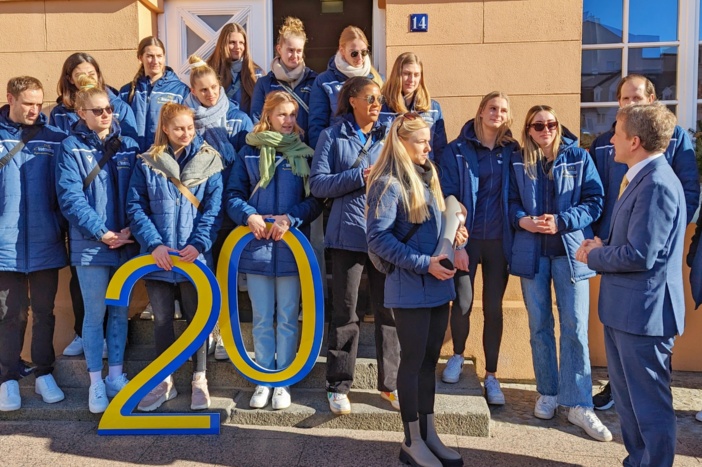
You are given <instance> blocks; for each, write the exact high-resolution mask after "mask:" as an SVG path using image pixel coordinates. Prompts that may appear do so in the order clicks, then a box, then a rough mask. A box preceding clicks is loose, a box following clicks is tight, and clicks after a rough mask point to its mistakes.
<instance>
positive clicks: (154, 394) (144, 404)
mask: <svg viewBox="0 0 702 467" xmlns="http://www.w3.org/2000/svg"><path fill="white" fill-rule="evenodd" d="M177 395H178V391H176V388H175V385H174V384H173V378H172V377H170V376H169V377H168V379H167V380H166V381H161V382H160V383H158V385H157V386H156V387H155V388H153V389H152V390H151V392H149V393H148V394H147V395H145V396H144V398H143V399H142V400H141V401H140V402H139V405H137V409H139V410H141V411H142V412H152V411H154V410H156V409H158V408H159V407H161V404H163V403H164V402H166V401H169V400H171V399H173V398H174V397H176V396H177Z"/></svg>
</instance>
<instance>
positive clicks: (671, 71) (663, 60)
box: [629, 47, 678, 101]
mask: <svg viewBox="0 0 702 467" xmlns="http://www.w3.org/2000/svg"><path fill="white" fill-rule="evenodd" d="M677 69H678V48H677V47H646V48H643V49H629V73H638V74H641V75H644V76H646V77H647V78H648V79H650V80H651V81H652V82H653V84H654V85H655V86H656V96H657V97H658V99H661V100H666V101H667V100H676V99H677V90H676V89H675V85H676V82H677V76H678V72H677Z"/></svg>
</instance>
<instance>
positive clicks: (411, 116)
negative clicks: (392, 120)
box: [397, 112, 422, 135]
mask: <svg viewBox="0 0 702 467" xmlns="http://www.w3.org/2000/svg"><path fill="white" fill-rule="evenodd" d="M397 118H398V119H400V118H401V119H402V121H401V122H400V124H399V125H397V134H398V135H399V134H400V127H401V126H402V125H404V124H405V120H409V121H410V122H411V121H414V120H417V119H418V118H422V116H421V115H419V114H418V113H417V112H407V113H406V114H403V115H400V116H399V117H397Z"/></svg>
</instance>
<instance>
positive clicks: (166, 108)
mask: <svg viewBox="0 0 702 467" xmlns="http://www.w3.org/2000/svg"><path fill="white" fill-rule="evenodd" d="M181 114H187V115H190V118H192V119H193V121H194V118H195V113H194V112H193V109H191V108H190V107H187V106H185V105H182V104H176V103H175V102H166V103H165V104H163V106H162V107H161V112H160V113H159V114H158V126H156V134H155V135H154V144H152V145H151V147H150V148H149V151H148V152H149V153H150V154H151V155H152V156H153V158H154V159H158V157H159V156H160V155H161V154H163V153H164V152H166V148H167V147H168V144H169V141H168V135H166V132H165V131H163V128H164V127H165V126H166V125H168V124H169V123H171V121H172V120H173V119H174V118H176V117H177V116H178V115H181Z"/></svg>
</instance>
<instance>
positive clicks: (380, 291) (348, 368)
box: [327, 249, 400, 394]
mask: <svg viewBox="0 0 702 467" xmlns="http://www.w3.org/2000/svg"><path fill="white" fill-rule="evenodd" d="M329 253H330V257H331V263H332V277H333V283H332V295H333V309H332V314H331V319H330V320H329V331H328V333H327V336H328V348H327V391H330V392H338V393H342V394H348V392H349V390H350V389H351V385H352V384H353V375H354V369H355V367H356V356H357V353H358V340H359V336H360V327H359V319H358V315H357V314H356V304H357V303H358V288H359V285H360V283H361V275H362V274H363V269H364V268H365V269H366V273H367V274H368V284H369V287H370V307H371V310H372V311H373V315H374V317H375V352H376V358H377V360H378V390H379V391H384V392H389V391H394V390H395V389H396V384H397V383H396V382H397V370H398V366H399V363H400V345H399V342H398V340H397V331H396V330H395V318H394V317H393V313H392V311H391V310H389V309H387V308H385V307H384V306H383V302H384V298H383V297H384V290H385V275H384V274H382V273H380V272H378V270H377V269H375V267H373V264H372V263H371V261H370V258H368V254H366V253H362V252H357V251H348V250H338V249H330V250H329Z"/></svg>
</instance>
